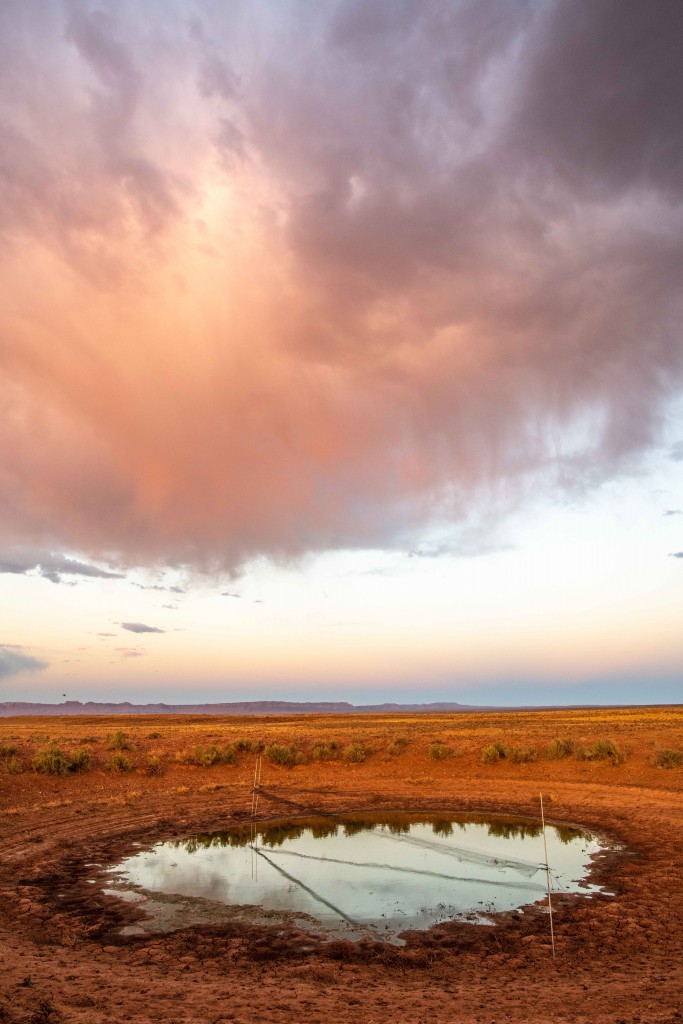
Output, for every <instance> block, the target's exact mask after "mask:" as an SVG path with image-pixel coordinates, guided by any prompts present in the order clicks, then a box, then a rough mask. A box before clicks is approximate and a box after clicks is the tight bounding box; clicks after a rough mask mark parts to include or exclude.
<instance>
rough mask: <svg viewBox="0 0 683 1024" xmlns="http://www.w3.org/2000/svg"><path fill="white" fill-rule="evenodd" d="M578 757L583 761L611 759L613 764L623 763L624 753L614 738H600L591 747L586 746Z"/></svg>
mask: <svg viewBox="0 0 683 1024" xmlns="http://www.w3.org/2000/svg"><path fill="white" fill-rule="evenodd" d="M578 757H579V758H580V759H581V760H582V761H611V763H612V764H621V763H622V761H623V760H624V755H623V754H622V752H621V750H619V747H618V746H617V744H616V743H615V742H614V740H598V741H597V743H592V744H591V746H590V747H584V748H583V750H581V751H580V752H579V754H578Z"/></svg>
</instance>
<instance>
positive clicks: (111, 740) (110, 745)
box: [107, 731, 132, 750]
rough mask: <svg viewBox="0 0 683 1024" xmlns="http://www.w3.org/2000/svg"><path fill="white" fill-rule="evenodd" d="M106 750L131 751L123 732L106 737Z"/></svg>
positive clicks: (126, 736)
mask: <svg viewBox="0 0 683 1024" xmlns="http://www.w3.org/2000/svg"><path fill="white" fill-rule="evenodd" d="M107 749H108V750H132V747H131V744H130V743H129V742H128V735H127V734H126V733H125V732H121V731H119V732H115V733H112V734H110V735H109V736H107Z"/></svg>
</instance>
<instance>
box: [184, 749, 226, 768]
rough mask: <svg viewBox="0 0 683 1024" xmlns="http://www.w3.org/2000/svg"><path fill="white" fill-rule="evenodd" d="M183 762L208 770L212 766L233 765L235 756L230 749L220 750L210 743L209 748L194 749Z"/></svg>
mask: <svg viewBox="0 0 683 1024" xmlns="http://www.w3.org/2000/svg"><path fill="white" fill-rule="evenodd" d="M185 760H186V763H187V764H195V765H197V766H198V767H199V768H210V767H211V765H214V764H234V763H235V754H234V751H233V749H232V747H224V748H223V749H222V750H221V749H220V748H219V747H217V746H216V745H215V744H213V743H212V744H211V746H209V747H199V746H198V747H195V748H194V750H193V751H192V753H191V754H188V755H187V756H186V758H185Z"/></svg>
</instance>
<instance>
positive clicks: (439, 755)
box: [429, 740, 457, 761]
mask: <svg viewBox="0 0 683 1024" xmlns="http://www.w3.org/2000/svg"><path fill="white" fill-rule="evenodd" d="M429 756H430V757H431V758H433V759H434V760H435V761H445V760H446V759H447V758H449V757H456V756H457V755H456V753H455V751H454V750H453V749H452V748H451V747H449V746H448V744H447V743H442V742H441V740H435V741H434V743H430V745H429Z"/></svg>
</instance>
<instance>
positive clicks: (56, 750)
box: [31, 743, 91, 775]
mask: <svg viewBox="0 0 683 1024" xmlns="http://www.w3.org/2000/svg"><path fill="white" fill-rule="evenodd" d="M90 761H91V758H90V754H89V752H88V751H87V750H78V751H77V752H76V753H75V754H67V753H66V752H65V751H64V750H62V749H61V747H58V746H57V745H56V744H54V743H53V744H51V745H50V746H49V747H45V749H44V750H39V751H38V753H37V754H36V756H35V757H34V758H33V761H32V762H31V767H32V768H33V770H34V772H40V773H42V774H43V775H67V774H68V773H69V772H84V771H86V770H87V769H88V768H89V767H90Z"/></svg>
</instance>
